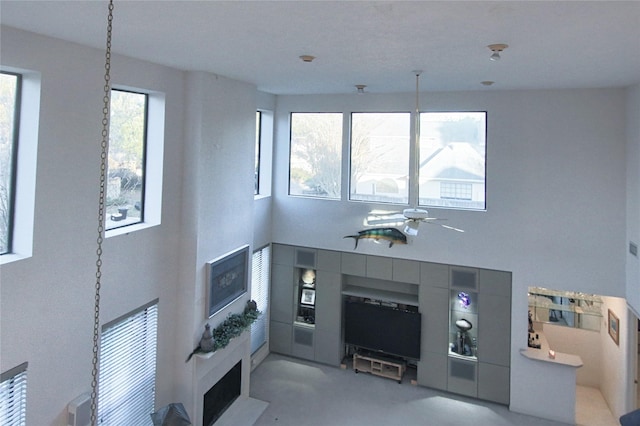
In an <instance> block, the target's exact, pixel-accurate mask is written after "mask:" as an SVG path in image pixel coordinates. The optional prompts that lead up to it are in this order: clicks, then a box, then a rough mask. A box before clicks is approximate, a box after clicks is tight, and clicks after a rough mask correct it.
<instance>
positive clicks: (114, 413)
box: [98, 300, 158, 426]
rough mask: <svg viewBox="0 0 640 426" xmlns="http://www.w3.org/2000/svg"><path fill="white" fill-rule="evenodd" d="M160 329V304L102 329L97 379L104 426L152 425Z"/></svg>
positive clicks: (150, 305) (101, 422)
mask: <svg viewBox="0 0 640 426" xmlns="http://www.w3.org/2000/svg"><path fill="white" fill-rule="evenodd" d="M157 328H158V301H157V300H155V301H153V302H151V303H150V304H148V305H145V306H143V307H141V308H139V309H138V310H136V311H134V312H133V313H130V314H127V315H126V316H125V317H124V319H118V320H116V321H113V322H111V323H109V324H105V325H104V326H103V327H102V336H101V338H100V372H99V377H98V386H99V388H98V389H99V390H98V422H99V423H100V424H101V425H136V426H138V425H140V426H141V425H151V424H152V421H151V417H150V414H151V413H153V412H154V406H155V377H156V342H157Z"/></svg>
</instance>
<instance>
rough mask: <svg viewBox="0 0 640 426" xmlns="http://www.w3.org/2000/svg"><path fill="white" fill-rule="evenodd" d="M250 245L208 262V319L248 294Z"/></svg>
mask: <svg viewBox="0 0 640 426" xmlns="http://www.w3.org/2000/svg"><path fill="white" fill-rule="evenodd" d="M248 279H249V245H244V246H242V247H239V248H237V249H235V250H233V251H231V252H229V253H226V254H224V255H222V256H220V257H218V258H216V259H213V260H211V261H209V262H207V315H206V317H207V318H211V317H212V316H214V315H215V314H216V313H217V312H219V311H220V310H221V309H223V308H224V307H225V306H227V305H229V304H230V303H232V302H233V301H235V300H237V299H238V298H240V297H241V296H242V295H243V294H245V293H246V292H247V287H248Z"/></svg>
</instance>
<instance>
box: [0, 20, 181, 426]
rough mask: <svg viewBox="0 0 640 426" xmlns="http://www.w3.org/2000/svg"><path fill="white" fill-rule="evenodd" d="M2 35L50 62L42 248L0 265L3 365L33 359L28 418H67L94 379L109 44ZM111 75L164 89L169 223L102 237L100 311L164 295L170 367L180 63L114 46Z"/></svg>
mask: <svg viewBox="0 0 640 426" xmlns="http://www.w3.org/2000/svg"><path fill="white" fill-rule="evenodd" d="M0 38H1V40H2V45H1V50H2V64H3V65H8V66H14V67H20V68H26V69H31V70H37V71H40V72H41V73H42V91H41V107H40V132H39V146H38V164H37V190H36V201H35V232H34V245H33V247H34V250H33V257H31V258H30V259H27V260H23V261H18V262H14V263H11V264H6V265H3V266H2V269H1V271H0V283H1V285H0V371H5V370H6V369H8V368H11V367H13V366H15V365H17V364H20V363H21V362H24V361H28V362H29V368H28V384H29V386H28V387H29V389H28V393H27V407H28V408H27V424H33V425H45V424H66V405H67V403H68V402H70V401H71V400H73V399H74V398H75V397H77V396H78V395H80V394H81V393H84V392H87V391H89V390H90V384H91V358H92V330H93V301H94V284H95V261H96V255H95V251H96V237H97V229H96V227H97V218H96V216H97V210H98V205H97V204H98V178H99V164H100V141H101V133H100V132H101V120H102V96H103V84H104V83H103V77H102V76H103V73H104V63H103V61H104V52H101V51H99V50H94V49H88V48H84V47H80V46H78V45H75V44H70V43H65V42H61V41H59V40H55V39H50V38H44V37H40V36H37V35H34V34H30V33H26V32H22V31H17V30H14V29H11V28H6V27H2V29H1V37H0ZM112 82H113V83H114V84H123V85H128V86H132V87H138V88H142V89H149V90H155V91H160V92H163V93H165V94H166V122H165V125H166V129H165V150H164V153H165V162H164V191H163V200H165V202H164V203H163V207H162V225H161V226H156V227H153V228H149V229H145V230H142V231H138V232H135V233H132V234H129V235H120V236H117V237H113V238H108V239H106V240H105V243H104V255H103V262H104V263H103V268H102V271H103V275H102V291H101V323H103V324H104V323H105V322H108V321H110V320H113V319H114V318H117V317H119V316H120V315H123V314H125V313H127V312H129V311H131V310H132V309H134V308H137V307H138V306H141V305H143V304H144V303H147V302H149V301H152V300H154V299H155V298H159V300H160V301H159V330H160V335H159V338H158V360H157V361H158V364H157V367H158V371H159V372H163V373H164V372H167V371H168V372H171V371H172V370H173V364H174V363H175V352H176V350H175V340H176V332H177V330H176V328H175V317H176V314H177V311H176V306H175V304H174V303H173V301H174V300H175V299H176V296H177V294H176V289H177V287H176V282H178V281H179V275H178V261H177V259H178V258H177V256H176V252H177V248H178V239H179V231H180V205H181V190H180V185H181V183H180V179H179V178H176V177H179V176H181V175H182V142H183V138H182V134H183V121H182V116H183V112H184V104H183V96H184V89H183V82H182V73H181V72H179V71H176V70H172V69H169V68H165V67H160V66H156V65H151V64H148V63H144V62H141V61H137V60H133V59H129V58H124V57H121V56H117V55H116V56H114V57H113V59H112ZM167 201H170V202H167ZM142 254H144V255H142ZM172 381H173V380H172V377H171V374H159V375H158V380H157V388H156V389H157V399H158V401H159V402H166V401H170V400H172V399H173V397H174V395H173V393H174V389H173V383H172Z"/></svg>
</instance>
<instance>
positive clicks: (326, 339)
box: [314, 328, 342, 367]
mask: <svg viewBox="0 0 640 426" xmlns="http://www.w3.org/2000/svg"><path fill="white" fill-rule="evenodd" d="M314 337H315V340H316V342H315V360H316V361H317V362H321V363H323V364H328V365H333V366H335V367H337V366H339V365H340V361H341V360H342V353H341V344H340V333H337V334H336V333H331V332H326V331H322V330H319V329H317V328H316V330H315V336H314Z"/></svg>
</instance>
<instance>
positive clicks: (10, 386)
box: [0, 362, 27, 426]
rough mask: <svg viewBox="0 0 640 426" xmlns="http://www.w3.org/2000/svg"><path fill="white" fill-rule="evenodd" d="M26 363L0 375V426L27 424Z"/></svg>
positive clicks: (21, 425)
mask: <svg viewBox="0 0 640 426" xmlns="http://www.w3.org/2000/svg"><path fill="white" fill-rule="evenodd" d="M26 414H27V363H26V362H25V363H23V364H20V365H19V366H17V367H14V368H12V369H11V370H8V371H5V372H4V373H2V374H0V425H11V426H23V425H26V424H27V416H26Z"/></svg>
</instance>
